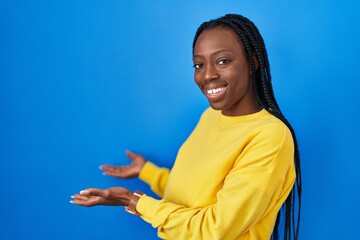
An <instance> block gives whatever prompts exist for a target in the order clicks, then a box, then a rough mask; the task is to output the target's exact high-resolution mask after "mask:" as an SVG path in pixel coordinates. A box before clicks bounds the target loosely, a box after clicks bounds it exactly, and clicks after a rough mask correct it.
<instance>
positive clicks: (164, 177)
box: [71, 14, 301, 240]
mask: <svg viewBox="0 0 360 240" xmlns="http://www.w3.org/2000/svg"><path fill="white" fill-rule="evenodd" d="M193 61H194V68H195V73H194V78H195V82H196V84H197V85H198V87H199V88H200V90H201V91H202V92H203V93H204V95H205V96H206V98H207V99H208V101H209V104H210V106H211V108H209V109H207V110H206V111H205V112H204V113H203V115H202V116H201V119H200V120H199V123H198V124H197V126H196V128H195V129H194V131H193V132H192V134H191V135H190V136H189V138H188V139H187V140H186V141H185V143H184V144H183V145H182V147H181V148H180V150H179V152H178V155H177V158H176V161H175V164H174V166H173V168H172V169H171V172H170V171H169V170H168V169H164V168H159V167H157V166H155V165H154V164H152V163H151V162H148V161H146V160H145V159H144V158H143V157H142V156H141V155H139V154H135V153H132V152H127V156H128V158H129V159H131V160H132V163H131V164H130V165H128V166H123V167H116V166H109V165H103V166H102V169H103V170H104V171H105V172H104V173H105V174H107V175H110V176H113V177H119V178H132V177H139V178H140V179H142V180H144V181H145V182H146V183H148V184H149V185H150V186H151V188H152V190H153V191H154V192H155V193H157V194H158V195H159V196H160V197H162V199H161V200H156V199H154V198H151V197H149V196H146V195H145V194H143V193H141V192H139V191H136V192H135V193H132V192H131V191H129V190H127V189H124V188H110V189H105V190H101V189H93V188H92V189H85V190H83V191H81V192H80V194H75V195H74V196H73V198H74V200H72V201H71V202H72V203H74V204H77V205H80V206H95V205H113V206H115V205H116V206H119V205H123V206H126V209H127V210H128V211H129V212H131V213H134V214H136V215H139V216H140V217H141V218H143V219H144V220H145V221H147V222H149V223H150V224H152V226H153V227H156V228H158V235H159V237H160V238H163V239H196V240H199V239H270V238H272V239H280V236H281V238H283V239H291V238H294V239H297V236H298V230H299V227H298V226H299V220H300V215H299V210H300V195H301V175H300V163H299V153H298V147H297V143H296V138H295V134H294V131H293V129H292V127H291V125H290V124H289V122H288V121H287V120H286V119H285V117H284V116H283V114H282V113H281V111H280V109H279V107H278V104H277V102H276V100H275V97H274V94H273V90H272V86H271V76H270V68H269V63H268V58H267V53H266V49H265V45H264V42H263V39H262V37H261V35H260V33H259V31H258V29H257V28H256V26H255V25H254V24H253V23H252V22H251V21H250V20H248V19H247V18H245V17H242V16H240V15H235V14H228V15H225V16H224V17H221V18H218V19H215V20H211V21H209V22H205V23H203V24H202V25H201V26H200V27H199V29H198V30H197V32H196V35H195V39H194V42H193ZM294 182H295V183H296V184H295V187H294V188H293V186H294ZM296 195H297V197H298V200H299V201H298V203H297V205H296V206H297V207H298V210H297V211H295V199H296ZM280 209H282V210H281V211H280ZM296 214H297V219H296V222H295V215H296ZM282 219H283V220H282ZM280 220H282V221H280ZM280 222H285V226H284V227H283V233H281V232H280V228H281V226H280Z"/></svg>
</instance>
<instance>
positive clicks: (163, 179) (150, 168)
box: [139, 162, 170, 197]
mask: <svg viewBox="0 0 360 240" xmlns="http://www.w3.org/2000/svg"><path fill="white" fill-rule="evenodd" d="M169 173H170V171H169V169H167V168H159V167H158V166H156V165H155V164H153V163H151V162H147V163H146V164H145V165H144V167H143V169H142V170H141V172H140V174H139V178H140V179H141V180H143V181H144V182H146V183H147V184H149V185H150V187H151V190H152V191H153V192H154V193H156V194H157V195H158V196H160V197H162V196H163V194H164V190H165V187H166V183H167V180H168V177H169Z"/></svg>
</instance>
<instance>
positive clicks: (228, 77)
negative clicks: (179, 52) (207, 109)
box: [193, 27, 261, 116]
mask: <svg viewBox="0 0 360 240" xmlns="http://www.w3.org/2000/svg"><path fill="white" fill-rule="evenodd" d="M254 60H255V63H256V64H257V61H256V58H255V57H254ZM193 62H194V68H195V72H194V79H195V82H196V84H197V85H198V87H199V88H200V90H201V91H202V93H204V95H205V96H206V98H207V99H208V101H209V104H210V106H211V107H212V108H213V109H215V110H221V112H222V114H224V115H226V116H241V115H247V114H251V113H255V112H258V111H260V110H261V108H260V106H259V104H258V102H257V100H256V97H255V93H254V91H253V89H252V83H251V68H250V64H249V61H248V59H247V58H246V56H245V53H244V49H243V46H242V45H241V44H240V40H239V39H238V37H237V35H236V33H235V32H234V31H233V30H231V29H229V28H222V27H218V28H214V29H211V30H205V31H204V32H203V33H201V35H200V36H199V38H198V40H197V42H196V45H195V48H194V56H193Z"/></svg>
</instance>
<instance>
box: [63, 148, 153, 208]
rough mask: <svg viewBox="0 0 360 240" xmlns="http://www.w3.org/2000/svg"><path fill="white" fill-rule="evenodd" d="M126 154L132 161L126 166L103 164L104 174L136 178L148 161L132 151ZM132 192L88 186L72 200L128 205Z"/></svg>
mask: <svg viewBox="0 0 360 240" xmlns="http://www.w3.org/2000/svg"><path fill="white" fill-rule="evenodd" d="M126 156H127V157H128V158H129V159H130V160H131V163H130V164H129V165H126V166H111V165H102V166H100V169H102V170H104V172H103V174H104V175H108V176H112V177H115V178H126V179H130V178H135V177H138V176H139V174H140V172H141V169H142V168H143V166H144V165H145V163H146V160H145V158H144V157H143V156H142V155H140V154H136V153H133V152H130V151H127V152H126ZM132 194H133V193H132V192H131V191H130V190H128V189H126V188H121V187H114V188H108V189H104V190H102V189H98V188H88V189H84V190H82V191H80V193H79V194H74V195H73V196H71V197H72V198H73V200H72V201H70V202H71V203H73V204H76V205H79V206H84V207H92V206H97V205H104V206H128V205H129V202H130V199H131V196H132Z"/></svg>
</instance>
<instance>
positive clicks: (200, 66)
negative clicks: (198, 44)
mask: <svg viewBox="0 0 360 240" xmlns="http://www.w3.org/2000/svg"><path fill="white" fill-rule="evenodd" d="M203 66H204V64H202V63H194V65H193V68H195V69H200V68H202V67H203Z"/></svg>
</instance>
